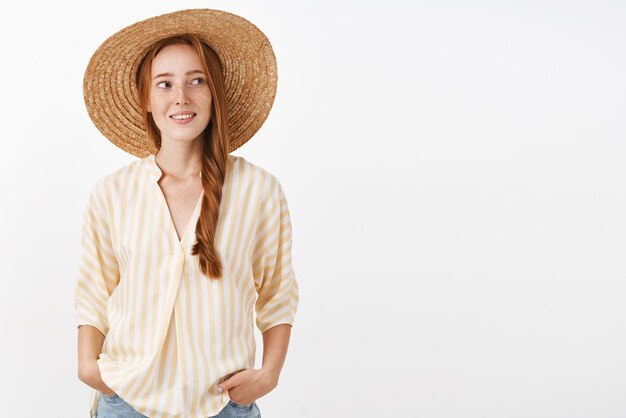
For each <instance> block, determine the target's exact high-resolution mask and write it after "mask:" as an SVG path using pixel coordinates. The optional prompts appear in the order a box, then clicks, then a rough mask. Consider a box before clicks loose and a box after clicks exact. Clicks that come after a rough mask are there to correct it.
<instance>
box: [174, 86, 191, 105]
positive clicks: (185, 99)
mask: <svg viewBox="0 0 626 418" xmlns="http://www.w3.org/2000/svg"><path fill="white" fill-rule="evenodd" d="M187 103H189V96H188V95H187V91H186V90H185V87H178V89H177V91H176V104H187Z"/></svg>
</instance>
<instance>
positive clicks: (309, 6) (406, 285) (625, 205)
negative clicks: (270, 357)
mask: <svg viewBox="0 0 626 418" xmlns="http://www.w3.org/2000/svg"><path fill="white" fill-rule="evenodd" d="M198 7H207V8H216V9H223V10H227V11H230V12H232V13H236V14H239V15H241V16H243V17H245V18H247V19H249V20H251V21H252V22H253V23H255V24H256V25H257V26H258V27H259V28H261V30H263V31H264V32H265V34H266V35H267V36H268V38H269V39H270V41H271V42H272V45H273V47H274V50H275V53H276V56H277V60H278V71H279V73H278V93H277V96H276V100H275V103H274V107H273V109H272V112H271V113H270V116H269V118H268V119H267V121H266V123H265V125H264V126H263V127H262V128H261V130H260V131H259V132H258V133H257V135H255V137H254V138H252V140H251V141H250V142H248V143H247V144H246V145H244V146H243V147H242V148H240V149H239V150H237V151H235V152H234V154H236V155H241V156H244V157H245V158H247V159H248V160H249V161H251V162H253V163H255V164H258V165H260V166H262V167H264V168H265V169H267V170H269V171H270V172H272V173H274V174H275V175H276V176H277V177H278V179H279V180H280V182H281V184H282V185H283V187H284V190H285V193H286V196H287V201H288V204H289V209H290V214H291V220H292V228H293V265H294V270H295V272H296V277H297V279H298V283H299V286H300V305H299V309H298V313H297V315H296V322H295V324H294V328H293V330H292V338H291V344H290V347H289V353H288V356H287V360H286V362H285V366H284V369H283V373H282V375H281V379H280V383H279V386H278V387H277V388H276V389H275V390H274V391H273V392H271V393H270V394H268V395H267V396H265V397H263V398H261V399H259V400H258V401H257V404H258V405H259V407H260V409H261V411H262V414H263V416H264V417H265V418H287V417H293V416H298V417H301V418H309V417H310V418H313V417H322V416H323V417H398V416H403V417H428V418H456V417H464V418H473V417H476V418H502V417H507V418H517V417H519V418H522V417H524V418H526V417H534V418H544V417H545V418H557V417H563V418H565V417H566V418H587V417H593V418H620V417H626V397H625V396H624V393H625V390H626V357H625V356H624V353H625V352H626V333H625V332H626V325H625V321H624V318H625V317H626V316H625V315H626V281H625V279H626V263H624V254H625V253H626V215H625V214H626V193H625V192H626V191H625V179H626V142H625V139H626V136H625V133H626V125H625V123H624V121H625V118H624V115H625V114H626V81H625V79H626V25H625V24H624V22H626V5H625V4H624V3H623V2H619V1H591V0H585V1H536V0H530V1H523V2H520V1H511V0H507V1H473V2H465V1H460V0H459V1H416V2H408V1H407V2H403V1H385V2H383V1H379V2H372V1H327V0H324V1H319V0H318V1H309V2H294V1H177V2H171V1H138V2H131V1H107V2H82V3H79V2H66V3H64V2H43V1H42V2H38V3H36V2H24V3H23V4H18V3H15V2H13V3H10V4H8V5H5V6H3V12H2V14H0V31H1V34H2V36H1V41H0V42H1V43H2V48H1V49H0V54H1V59H0V60H1V62H2V65H0V80H1V81H2V86H1V87H0V91H1V92H2V93H1V95H0V97H1V98H2V100H0V106H2V108H1V109H0V118H1V119H0V127H1V129H2V132H1V134H0V138H1V141H2V142H1V144H2V152H1V153H0V170H1V172H0V190H2V193H3V197H2V199H1V202H2V203H1V206H0V207H1V210H2V216H1V217H0V240H1V241H0V246H1V257H0V272H1V273H0V274H1V276H2V284H3V286H2V291H1V292H0V321H1V324H0V329H1V330H2V334H1V339H2V341H1V342H0V354H1V355H2V359H3V361H2V364H3V366H2V379H1V383H0V403H1V404H2V415H3V416H7V417H8V416H11V417H18V416H19V417H23V418H30V417H40V416H47V417H48V416H49V417H87V415H88V409H89V404H88V402H89V395H90V391H91V389H90V388H88V387H87V386H86V385H84V384H83V383H82V382H80V381H79V380H78V378H77V375H76V370H77V369H76V368H77V361H76V337H77V331H76V328H75V326H74V301H73V290H74V282H75V277H76V273H77V267H78V257H79V254H80V245H81V229H82V215H83V211H84V208H85V204H86V199H87V193H88V191H89V190H90V189H91V187H92V186H93V185H94V183H95V182H96V180H97V179H98V178H100V177H102V176H104V175H105V174H107V173H109V172H111V171H113V170H116V169H118V168H120V167H121V166H123V165H125V164H128V163H130V162H132V161H134V160H135V157H133V156H131V155H130V154H126V153H125V152H123V151H121V150H119V149H117V148H116V147H115V146H113V145H112V144H111V143H110V142H109V141H108V140H107V139H106V138H104V137H103V136H102V135H101V134H100V132H99V131H98V130H97V129H96V128H95V127H94V125H93V124H92V123H91V121H90V119H89V116H88V114H87V112H86V110H85V106H84V102H83V97H82V77H83V72H84V70H85V68H86V65H87V62H88V61H89V58H90V56H91V54H92V53H93V52H94V51H95V50H96V48H97V47H98V46H99V45H100V44H101V43H102V42H103V41H104V40H105V39H106V38H107V37H108V36H110V35H111V34H113V33H114V32H116V31H118V30H120V29H122V28H123V27H125V26H127V25H129V24H132V23H134V22H135V21H138V20H142V19H145V18H148V17H151V16H154V15H157V14H162V13H167V12H171V11H174V10H177V9H183V8H198ZM257 336H258V337H260V334H259V335H257ZM257 343H258V350H259V353H258V355H259V357H258V358H259V360H260V354H261V349H262V344H261V343H262V340H260V339H258V340H257ZM257 366H258V367H260V361H259V362H258V363H257Z"/></svg>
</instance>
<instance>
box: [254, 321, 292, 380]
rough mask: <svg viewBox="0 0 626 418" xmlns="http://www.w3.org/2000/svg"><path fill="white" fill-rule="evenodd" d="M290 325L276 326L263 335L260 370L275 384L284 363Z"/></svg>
mask: <svg viewBox="0 0 626 418" xmlns="http://www.w3.org/2000/svg"><path fill="white" fill-rule="evenodd" d="M290 336H291V325H289V324H280V325H276V326H275V327H272V328H270V329H268V330H267V331H265V332H264V333H263V365H262V367H261V370H263V371H264V372H265V373H267V374H268V375H269V376H271V378H272V380H273V381H275V384H278V377H279V375H280V372H281V370H282V368H283V364H284V363H285V357H286V356H287V348H288V347H289V338H290Z"/></svg>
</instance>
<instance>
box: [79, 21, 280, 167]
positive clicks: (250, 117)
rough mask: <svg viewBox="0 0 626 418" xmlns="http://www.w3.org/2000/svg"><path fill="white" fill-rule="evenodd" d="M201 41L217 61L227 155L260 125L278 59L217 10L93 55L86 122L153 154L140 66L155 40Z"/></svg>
mask: <svg viewBox="0 0 626 418" xmlns="http://www.w3.org/2000/svg"><path fill="white" fill-rule="evenodd" d="M186 33H190V34H194V35H197V36H198V37H200V39H202V40H203V41H204V42H206V44H207V45H208V46H210V47H211V48H212V49H213V50H214V51H215V52H216V53H217V55H218V56H219V57H220V60H221V62H222V67H223V71H224V78H225V85H226V96H227V104H228V106H227V107H228V125H229V128H230V135H231V140H230V149H229V152H232V151H234V150H235V149H237V148H239V147H240V146H242V145H243V144H244V143H245V142H246V141H248V140H249V139H250V138H251V137H252V136H253V135H254V134H255V133H256V132H257V131H258V130H259V128H260V127H261V125H263V122H265V119H266V118H267V116H268V114H269V112H270V110H271V108H272V105H273V103H274V97H275V96H276V83H277V70H276V57H275V56H274V51H273V50H272V46H271V44H270V42H269V40H268V39H267V37H266V36H265V35H264V34H263V32H261V31H260V30H259V29H258V28H257V27H256V26H255V25H253V24H252V23H251V22H249V21H248V20H246V19H244V18H242V17H240V16H237V15H234V14H232V13H228V12H224V11H221V10H211V9H191V10H181V11H177V12H174V13H168V14H164V15H160V16H156V17H152V18H149V19H146V20H143V21H140V22H137V23H135V24H133V25H130V26H128V27H126V28H124V29H122V30H120V31H119V32H117V33H115V34H114V35H112V36H111V37H109V38H108V39H107V40H106V41H104V43H103V44H102V45H100V47H99V48H98V49H97V50H96V52H95V53H94V54H93V56H92V57H91V59H90V61H89V64H88V65H87V69H86V71H85V76H84V79H83V95H84V98H85V105H86V106H87V111H88V112H89V116H90V117H91V120H92V121H93V123H94V124H95V125H96V127H97V128H98V129H99V130H100V132H102V134H103V135H104V136H106V137H107V138H108V139H109V140H110V141H111V142H112V143H114V144H115V145H117V146H118V147H120V148H121V149H123V150H124V151H127V152H129V153H131V154H133V155H136V156H138V157H141V158H143V157H145V156H147V155H148V154H154V153H156V151H158V149H157V148H156V147H155V145H154V144H152V141H150V139H149V138H148V134H147V132H146V129H145V125H144V121H143V117H142V114H141V108H140V106H139V94H138V92H137V86H136V84H135V75H136V72H137V68H138V67H139V64H140V62H141V60H142V59H143V57H144V56H145V55H146V53H147V52H148V51H149V50H150V48H151V47H152V46H153V45H154V44H155V43H156V42H157V41H159V40H160V39H163V38H167V37H170V36H175V35H181V34H186Z"/></svg>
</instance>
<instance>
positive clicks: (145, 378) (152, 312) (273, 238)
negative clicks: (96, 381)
mask: <svg viewBox="0 0 626 418" xmlns="http://www.w3.org/2000/svg"><path fill="white" fill-rule="evenodd" d="M227 161H228V162H227V169H226V179H225V182H224V185H223V189H222V200H221V203H220V208H219V220H218V224H217V230H216V237H215V245H216V250H217V252H218V254H219V255H220V257H221V261H222V271H223V276H222V278H220V279H218V280H212V279H209V278H208V277H206V276H205V275H204V274H203V273H202V271H201V270H200V268H199V264H198V256H194V255H191V248H192V246H193V244H194V242H195V226H196V222H197V220H198V217H199V214H200V203H201V200H198V202H197V203H196V207H195V209H194V212H193V214H192V216H191V219H190V221H189V222H188V224H187V227H186V230H185V231H184V233H183V235H182V238H181V239H180V240H179V239H178V235H177V233H176V230H175V228H174V224H173V222H172V219H171V215H170V212H169V208H168V206H167V202H166V200H165V197H164V195H163V192H162V190H161V188H160V186H159V185H158V183H157V181H158V180H159V178H160V177H161V175H162V172H161V170H160V168H159V166H158V165H157V164H156V162H155V158H154V155H152V154H151V155H149V156H147V157H145V158H142V159H139V160H136V161H133V162H132V163H130V164H127V165H125V166H123V167H122V168H120V169H118V170H116V171H114V172H112V173H110V174H108V175H106V176H104V177H102V178H100V179H99V180H98V181H97V182H96V183H95V186H94V187H93V188H92V190H91V193H90V195H89V198H88V201H87V205H86V210H85V213H84V220H83V235H82V253H81V257H80V261H79V268H78V274H77V279H76V286H75V315H76V325H77V326H80V325H82V324H89V325H92V326H94V327H96V328H97V329H99V330H100V331H101V332H102V334H104V335H105V339H104V344H103V346H102V350H101V353H100V355H99V358H98V359H97V365H98V368H99V369H100V372H101V376H102V380H103V381H104V382H105V383H106V384H107V385H108V386H109V387H110V388H111V389H112V390H113V391H114V392H115V393H117V394H118V395H119V396H120V398H122V399H123V400H124V401H126V402H127V403H128V404H130V405H131V406H132V407H133V408H134V409H136V410H137V411H139V412H140V413H142V414H143V415H146V416H148V417H150V418H166V417H167V418H206V417H209V416H214V415H217V414H218V413H219V412H220V410H221V409H222V408H223V407H225V406H226V404H227V403H228V401H229V397H228V393H224V394H218V393H217V385H218V384H219V383H221V382H222V381H223V380H225V378H227V377H228V375H230V374H232V373H234V372H237V371H240V370H242V369H247V368H254V361H255V349H256V345H255V338H254V325H255V323H256V326H257V327H258V328H259V330H260V331H261V332H262V333H263V332H265V331H266V330H267V329H269V328H271V327H273V326H275V325H279V324H290V325H292V324H293V321H294V316H295V313H296V309H297V306H298V284H297V282H296V278H295V275H294V271H293V268H292V263H291V223H290V218H289V210H288V208H287V201H286V199H285V194H284V192H283V189H282V186H281V185H280V183H279V181H278V180H277V178H276V177H275V176H274V175H273V174H271V173H269V172H268V171H266V170H264V169H263V168H261V167H259V166H256V165H254V164H252V163H250V162H248V161H247V160H245V159H244V158H243V157H239V156H233V155H229V156H228V159H227ZM254 314H256V319H254V316H253V315H254ZM98 400H99V392H98V391H97V390H95V389H94V391H93V392H92V395H91V410H90V416H91V417H94V416H95V415H96V411H97V406H98Z"/></svg>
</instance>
